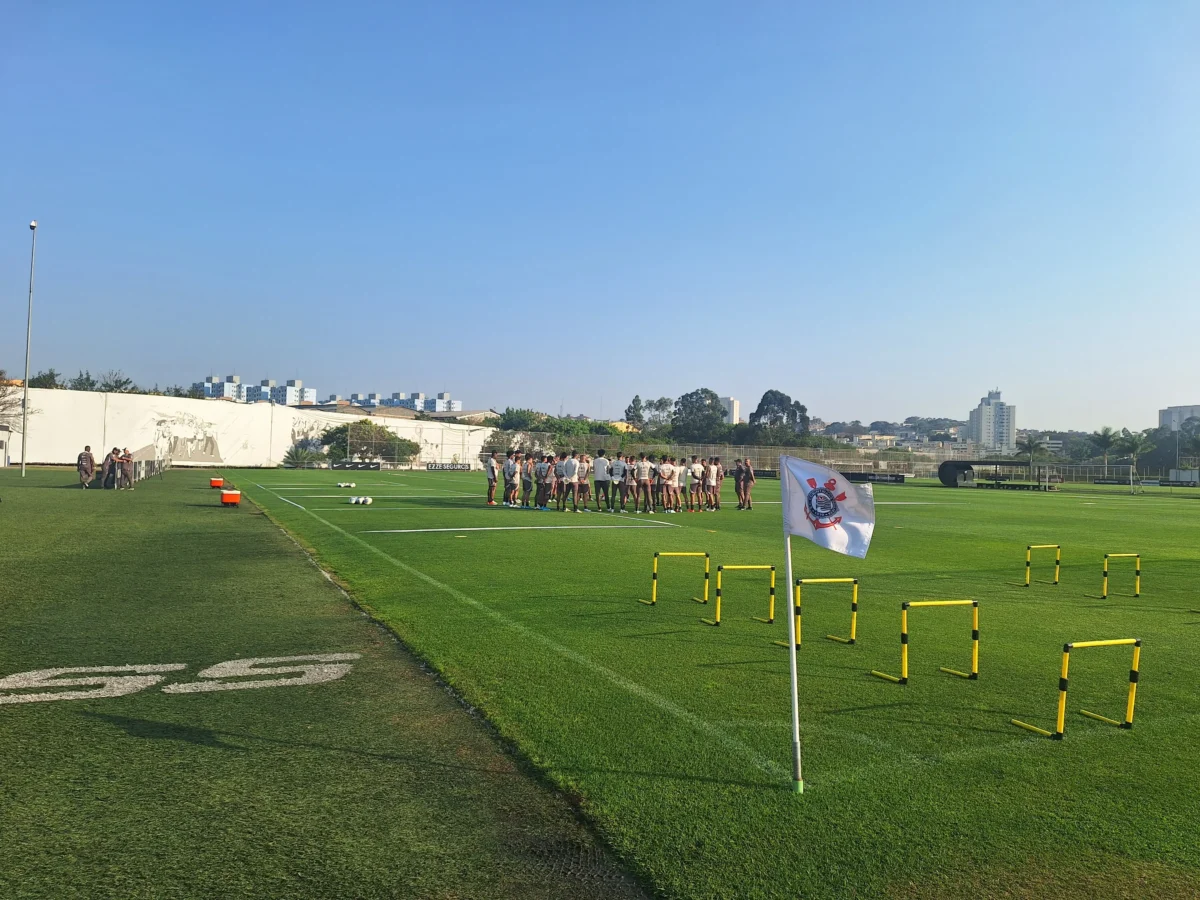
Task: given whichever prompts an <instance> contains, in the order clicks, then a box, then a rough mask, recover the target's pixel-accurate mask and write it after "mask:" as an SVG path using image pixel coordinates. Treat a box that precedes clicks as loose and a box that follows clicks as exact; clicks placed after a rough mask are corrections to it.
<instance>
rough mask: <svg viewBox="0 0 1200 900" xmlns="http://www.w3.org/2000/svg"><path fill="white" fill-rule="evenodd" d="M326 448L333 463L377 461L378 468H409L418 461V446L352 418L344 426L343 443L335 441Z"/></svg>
mask: <svg viewBox="0 0 1200 900" xmlns="http://www.w3.org/2000/svg"><path fill="white" fill-rule="evenodd" d="M328 452H329V458H330V460H331V461H332V462H334V463H340V462H345V463H378V464H379V465H380V468H385V469H408V468H411V467H412V466H413V465H415V464H416V463H417V462H418V461H419V459H420V456H421V446H420V445H419V444H418V443H417V442H416V441H410V440H408V439H407V438H402V437H400V436H399V435H398V434H396V433H395V432H393V431H391V430H390V429H388V428H385V427H384V426H382V425H377V424H375V423H374V422H351V423H350V424H349V425H347V426H346V443H345V446H339V445H338V444H337V443H335V444H333V445H331V446H330V447H329V450H328Z"/></svg>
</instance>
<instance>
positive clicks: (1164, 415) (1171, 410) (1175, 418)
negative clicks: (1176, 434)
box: [1158, 406, 1200, 431]
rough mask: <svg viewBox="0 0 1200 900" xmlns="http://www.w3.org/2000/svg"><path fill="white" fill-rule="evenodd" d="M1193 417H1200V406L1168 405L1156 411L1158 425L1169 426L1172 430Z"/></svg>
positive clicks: (1177, 428)
mask: <svg viewBox="0 0 1200 900" xmlns="http://www.w3.org/2000/svg"><path fill="white" fill-rule="evenodd" d="M1193 417H1194V418H1198V419H1200V406H1168V407H1167V408H1166V409H1160V410H1159V411H1158V427H1159V428H1164V427H1167V426H1170V428H1171V430H1172V431H1178V430H1179V426H1180V425H1182V424H1183V423H1184V422H1186V421H1187V420H1188V419H1191V418H1193Z"/></svg>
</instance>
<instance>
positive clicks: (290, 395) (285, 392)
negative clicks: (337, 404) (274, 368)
mask: <svg viewBox="0 0 1200 900" xmlns="http://www.w3.org/2000/svg"><path fill="white" fill-rule="evenodd" d="M272 385H274V382H272ZM271 399H272V400H274V401H275V402H276V403H278V404H280V405H282V406H300V405H301V404H303V403H316V402H317V389H316V388H306V387H305V386H304V382H303V381H301V380H300V379H299V378H289V379H288V381H287V384H280V385H274V386H273V387H272V388H271Z"/></svg>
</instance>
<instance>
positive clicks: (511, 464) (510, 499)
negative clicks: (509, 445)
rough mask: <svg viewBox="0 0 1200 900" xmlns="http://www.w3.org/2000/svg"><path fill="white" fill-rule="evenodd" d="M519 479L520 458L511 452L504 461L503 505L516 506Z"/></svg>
mask: <svg viewBox="0 0 1200 900" xmlns="http://www.w3.org/2000/svg"><path fill="white" fill-rule="evenodd" d="M520 477H521V457H520V456H519V455H517V454H515V453H514V452H513V451H512V450H509V451H508V459H506V460H505V461H504V505H505V506H516V505H517V481H518V479H519V478H520Z"/></svg>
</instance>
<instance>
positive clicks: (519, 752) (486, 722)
mask: <svg viewBox="0 0 1200 900" xmlns="http://www.w3.org/2000/svg"><path fill="white" fill-rule="evenodd" d="M242 496H243V499H245V500H246V501H247V502H249V503H250V504H251V505H252V506H253V507H254V509H255V510H256V511H257V512H258V513H260V514H261V515H262V516H263V517H264V518H266V520H267V521H268V522H270V523H271V524H272V525H274V526H275V527H276V528H278V529H279V531H280V532H281V533H282V534H283V535H284V536H285V537H287V539H288V540H290V541H291V542H292V543H293V544H295V545H296V547H297V549H299V551H300V552H301V553H302V554H303V555H304V558H305V559H306V560H308V562H309V563H310V564H311V565H312V566H313V567H314V568H315V569H316V570H317V571H318V572H320V573H321V575H322V576H324V578H325V579H326V580H327V581H329V583H330V584H332V585H333V586H334V587H335V588H337V590H338V591H339V592H340V593H341V595H342V597H343V598H344V599H345V600H346V602H347V603H349V604H350V606H351V607H353V608H354V609H355V610H356V611H357V612H358V613H359V615H361V616H363V617H364V618H365V619H367V620H368V621H369V622H370V623H371V624H372V625H373V626H375V628H377V629H378V630H379V631H380V632H382V633H383V634H384V635H385V636H386V637H387V638H388V639H389V640H391V641H392V642H393V643H394V644H395V646H396V649H397V651H398V652H401V653H404V654H405V655H407V656H409V657H410V658H411V659H413V660H415V661H416V663H417V665H418V667H419V668H420V670H421V671H422V672H423V673H424V674H425V675H427V676H428V677H429V678H430V679H432V680H433V681H434V682H435V683H436V684H437V685H438V687H439V688H440V689H441V690H442V691H443V692H445V693H446V694H447V696H449V697H450V698H452V699H453V700H454V702H455V703H456V704H457V705H458V706H459V708H461V709H462V710H463V711H464V712H465V713H466V714H467V715H468V716H470V717H471V719H472V720H474V721H475V722H478V723H479V724H480V725H481V726H482V727H483V728H484V730H485V731H486V733H487V735H488V736H489V738H490V739H491V740H492V742H493V743H494V744H495V745H496V747H497V748H498V749H499V750H500V752H501V753H503V754H504V755H505V756H506V757H508V758H509V759H511V760H512V761H513V764H514V765H515V766H516V768H517V771H518V772H520V773H521V775H522V776H523V777H525V778H528V779H530V780H532V781H533V782H534V783H536V784H538V785H539V786H541V787H542V788H544V789H545V790H547V791H549V792H550V793H552V794H553V795H555V796H557V797H559V798H560V799H562V800H563V802H565V803H566V805H567V806H568V808H569V809H570V810H571V813H572V815H573V816H574V818H575V820H576V822H578V823H579V824H580V825H581V826H583V827H584V828H586V829H587V831H588V833H589V834H591V835H592V837H593V838H594V839H595V841H596V843H597V845H598V846H600V847H601V848H603V850H604V852H605V853H607V854H608V855H609V856H610V857H611V858H612V859H613V860H614V861H615V862H616V863H617V865H618V866H619V867H620V869H621V870H622V871H623V872H624V873H625V874H626V876H628V877H629V878H631V879H633V880H634V881H635V882H636V884H637V886H638V887H639V888H641V889H642V890H643V891H645V892H646V893H647V894H648V895H652V896H655V897H663V896H666V895H665V894H663V893H662V891H661V890H660V889H659V887H658V886H657V885H656V884H655V883H654V881H653V880H652V879H651V877H650V875H649V873H648V872H646V871H645V870H644V869H643V868H642V867H641V866H640V865H638V864H637V863H636V861H634V860H630V859H628V858H626V857H625V856H624V854H622V853H621V852H619V851H618V850H617V849H616V847H615V846H614V845H613V843H612V841H611V840H610V839H609V836H608V834H607V832H606V831H605V829H604V827H603V825H602V823H601V822H599V821H598V820H597V819H595V818H594V817H593V816H591V815H590V814H589V813H588V811H587V808H586V797H585V796H584V795H582V794H580V793H578V792H577V791H574V790H570V789H569V788H568V787H567V786H566V785H564V784H561V783H559V782H558V781H557V780H556V779H555V778H554V777H553V776H552V775H551V774H550V773H549V772H547V771H546V770H545V769H544V768H542V767H541V766H539V765H538V764H537V763H536V762H535V761H534V760H533V759H531V758H530V756H529V755H528V754H527V753H526V752H525V749H524V748H523V747H522V746H521V744H520V742H519V741H516V740H514V739H513V738H511V737H509V736H508V735H506V734H504V733H503V732H502V731H501V730H500V728H499V727H498V726H497V725H496V723H495V722H494V721H492V719H491V717H490V716H488V714H487V710H486V709H484V708H482V707H480V706H478V705H476V704H474V703H472V702H471V700H470V699H469V698H468V697H467V696H466V695H465V694H463V692H462V691H460V690H459V689H458V688H456V687H455V686H454V685H453V684H451V683H450V682H449V681H448V680H447V678H446V675H445V673H444V672H442V671H441V670H440V669H439V668H438V667H437V666H436V665H435V664H434V663H432V662H431V661H430V660H429V659H428V658H426V657H425V655H424V654H422V653H420V652H418V651H417V650H415V649H414V648H413V647H412V646H411V645H410V644H409V643H408V642H407V641H405V640H404V637H403V636H402V635H400V634H399V633H398V632H397V631H396V630H395V629H394V628H392V627H391V626H390V625H389V624H388V623H387V622H386V621H384V620H383V619H382V618H381V617H380V616H379V615H377V614H376V612H375V610H373V609H372V608H371V607H370V606H369V605H368V604H366V603H363V602H362V601H361V600H359V599H358V598H357V597H356V596H355V595H354V591H353V588H352V586H351V585H349V584H347V583H346V582H345V581H343V580H342V579H341V578H339V577H338V576H337V575H336V574H335V573H334V572H331V571H330V570H329V569H327V568H326V567H325V566H323V565H322V564H321V555H320V553H319V552H318V551H317V549H316V548H315V547H312V546H310V545H309V544H308V543H307V542H305V541H304V540H303V539H302V538H301V537H300V536H299V535H297V534H294V533H293V532H292V531H290V530H289V529H288V528H287V527H286V526H285V525H284V524H283V523H282V522H280V521H279V520H278V519H276V518H275V517H274V516H273V515H271V513H270V512H269V511H268V510H267V509H266V508H265V507H263V506H261V505H260V504H258V503H256V502H255V501H254V499H253V498H251V497H249V496H248V495H246V494H243V495H242Z"/></svg>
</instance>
